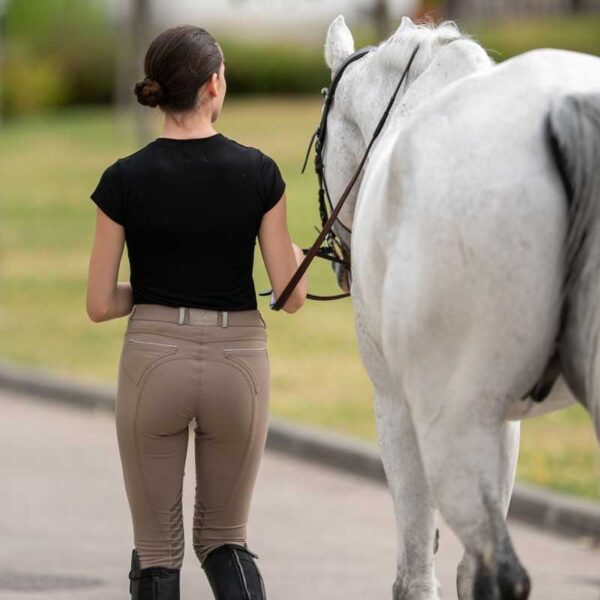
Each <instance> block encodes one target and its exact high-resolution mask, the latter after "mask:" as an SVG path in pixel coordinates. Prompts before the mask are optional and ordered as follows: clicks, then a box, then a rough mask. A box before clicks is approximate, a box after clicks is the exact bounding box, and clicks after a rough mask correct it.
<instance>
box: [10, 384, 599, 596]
mask: <svg viewBox="0 0 600 600" xmlns="http://www.w3.org/2000/svg"><path fill="white" fill-rule="evenodd" d="M0 415H1V419H0V473H1V474H2V475H1V485H2V487H1V488H0V600H1V599H4V598H11V600H12V599H14V600H42V599H50V600H58V599H60V600H69V599H73V600H75V599H77V600H100V599H102V600H125V598H129V594H128V583H129V580H128V579H127V572H128V570H129V560H130V554H131V547H132V543H131V540H132V531H131V524H130V520H129V512H128V506H127V501H126V497H125V494H124V489H123V486H122V480H121V470H120V469H121V465H120V462H119V458H118V454H117V447H116V438H115V432H114V420H113V417H112V415H111V414H110V413H107V412H104V411H90V410H88V409H83V408H82V409H78V408H74V407H71V406H65V405H61V404H57V403H50V402H43V401H42V402H40V401H36V400H35V399H32V398H26V397H24V396H18V395H11V394H8V393H6V392H0ZM189 450H190V453H189V454H188V463H187V468H186V480H185V483H184V504H185V509H184V523H185V527H186V528H187V531H186V556H185V561H184V566H183V572H182V598H183V600H188V599H189V600H191V599H192V598H193V599H194V600H201V599H206V600H208V599H209V598H211V596H210V594H209V591H208V587H207V585H206V583H205V581H204V574H203V572H202V570H201V569H200V567H199V565H198V563H197V561H196V558H195V556H194V553H193V551H192V544H191V531H190V529H189V527H190V525H191V522H192V514H191V509H192V506H193V501H192V495H193V489H194V482H193V479H192V477H191V475H192V473H193V469H192V466H193V454H192V453H191V450H192V446H191V445H190V448H189ZM511 531H512V534H513V540H514V543H515V546H516V549H517V551H518V552H519V553H520V556H521V558H522V560H523V561H524V563H525V565H526V566H527V567H528V569H529V571H530V573H531V575H532V579H533V584H534V593H533V595H532V597H533V598H534V599H540V600H541V599H544V600H554V599H556V600H565V599H577V600H599V599H600V549H598V548H596V549H593V548H591V547H590V546H589V544H587V543H586V542H585V540H576V541H574V540H564V539H562V538H560V537H555V536H553V535H547V534H543V533H540V532H538V531H536V530H533V529H531V528H529V527H526V526H523V525H521V524H517V523H512V524H511ZM249 543H250V545H251V547H253V548H254V549H255V550H256V551H257V552H258V553H259V554H260V555H261V558H260V565H261V568H262V571H263V574H264V576H265V580H266V582H267V588H268V591H269V600H340V599H343V600H365V599H368V600H389V599H390V598H391V593H390V587H391V583H392V579H393V574H394V553H395V542H394V523H393V514H392V508H391V503H390V500H389V498H388V495H387V490H386V488H385V487H383V486H381V485H378V484H375V483H370V482H367V481H365V480H363V479H361V478H358V477H354V476H349V475H345V474H340V473H338V472H336V471H333V470H330V469H328V468H324V467H323V468H322V467H318V466H315V465H312V464H307V463H304V462H302V461H300V460H297V459H291V458H289V457H287V456H284V455H281V454H276V453H271V452H269V453H267V455H266V456H265V459H264V463H263V465H262V468H261V473H260V478H259V481H258V484H257V493H256V496H255V500H254V505H253V515H252V521H251V526H250V538H249ZM459 556H460V545H459V544H458V541H457V540H456V538H455V537H454V535H453V534H452V533H451V532H450V531H449V530H448V529H447V528H446V527H443V526H442V531H441V546H440V551H439V553H438V555H437V570H438V577H439V579H440V581H441V583H442V586H443V591H444V598H455V597H456V594H455V591H454V569H455V566H456V563H457V561H458V559H459Z"/></svg>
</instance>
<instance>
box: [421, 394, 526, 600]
mask: <svg viewBox="0 0 600 600" xmlns="http://www.w3.org/2000/svg"><path fill="white" fill-rule="evenodd" d="M466 387H467V386H465V389H466ZM411 407H412V404H411ZM482 413H483V414H482ZM429 417H430V418H428V417H427V416H426V415H424V414H419V415H416V416H414V418H413V423H414V424H415V429H416V431H417V436H418V438H419V445H420V447H421V449H422V450H421V458H422V460H423V464H424V467H425V472H426V474H427V481H428V483H429V487H430V490H431V493H432V495H433V497H434V500H435V502H436V504H437V506H438V508H439V509H440V512H441V513H442V515H443V516H444V519H445V520H446V522H447V523H448V525H450V527H452V529H453V530H454V531H455V533H456V534H457V535H458V537H459V538H460V539H461V541H462V542H463V544H464V547H465V551H466V553H467V554H468V556H469V557H472V558H470V559H468V560H473V561H474V564H475V577H474V585H473V592H472V597H473V598H475V600H525V599H526V598H528V596H529V590H530V582H529V577H528V575H527V573H526V571H525V569H524V568H523V567H522V566H521V564H520V562H519V560H518V558H517V556H516V554H515V551H514V550H513V547H512V544H511V541H510V537H509V535H508V530H507V527H506V522H505V507H504V503H503V497H504V496H505V493H506V491H505V490H503V489H502V487H503V486H502V485H501V481H502V478H503V473H504V472H505V471H506V457H505V456H503V452H504V451H505V444H503V438H504V437H505V436H506V428H507V427H513V426H512V425H509V424H507V423H506V422H503V421H502V420H500V419H497V418H496V417H495V415H491V414H490V415H486V414H485V402H483V407H482V399H481V396H480V395H477V396H475V397H474V401H473V402H464V398H463V399H462V401H460V400H459V399H458V398H452V397H448V396H446V398H444V401H443V409H442V410H439V411H437V412H436V413H435V414H434V415H430V416H429ZM467 591H468V590H467ZM467 597H469V596H467Z"/></svg>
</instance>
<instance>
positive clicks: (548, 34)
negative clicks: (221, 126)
mask: <svg viewBox="0 0 600 600" xmlns="http://www.w3.org/2000/svg"><path fill="white" fill-rule="evenodd" d="M105 10H106V9H105V5H104V2H103V1H102V0H85V1H82V0H11V1H10V3H9V5H8V12H7V16H6V28H5V30H6V58H5V63H4V72H3V77H4V81H3V86H2V94H3V98H2V99H3V102H2V104H3V112H4V113H5V114H6V115H7V116H11V115H17V114H23V113H26V112H32V111H37V110H40V109H47V108H52V107H56V106H65V105H74V104H86V103H95V104H98V103H107V102H110V101H111V99H112V98H113V95H114V85H115V79H116V78H115V66H116V50H117V44H118V39H117V36H116V31H115V28H114V24H111V23H110V20H109V17H108V15H107V14H106V12H105ZM459 25H460V26H461V27H462V28H463V29H464V30H465V31H467V32H469V33H471V34H472V35H473V36H474V37H475V38H476V39H477V40H478V41H479V42H480V43H482V45H483V46H484V47H485V48H487V49H488V50H489V51H490V53H491V55H492V56H493V57H494V59H495V60H497V61H500V60H503V59H506V58H509V57H511V56H513V55H515V54H519V53H521V52H523V51H525V50H529V49H531V48H536V47H549V46H550V47H556V48H565V49H571V50H578V51H581V52H587V53H590V54H596V55H600V15H598V14H595V15H581V16H576V17H574V16H563V17H544V18H540V17H536V18H522V17H520V18H519V19H510V20H494V21H493V22H491V21H490V22H487V23H469V22H467V21H465V22H459ZM324 32H325V27H324ZM324 32H323V35H324ZM216 37H217V39H218V40H219V43H220V44H221V46H222V48H223V51H224V53H225V62H226V65H227V80H228V89H229V93H231V94H249V93H259V94H270V93H287V94H318V93H319V90H320V89H321V88H322V87H323V86H325V85H327V84H328V82H329V79H330V74H329V70H328V69H327V67H326V66H325V62H324V58H323V42H319V43H314V44H311V45H303V44H301V43H299V42H297V41H295V40H290V41H289V42H285V41H264V42H249V41H240V40H238V39H234V38H231V37H229V36H228V35H227V34H226V33H222V34H219V32H216ZM355 37H356V46H357V47H359V46H362V45H365V44H368V43H376V42H375V40H374V38H373V35H372V32H371V31H370V30H369V29H368V28H366V27H362V28H358V29H357V30H356V31H355ZM140 67H141V65H140ZM141 75H142V72H141V68H140V77H141ZM132 85H133V82H132Z"/></svg>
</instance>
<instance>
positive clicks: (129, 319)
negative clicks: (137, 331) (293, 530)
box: [127, 304, 137, 321]
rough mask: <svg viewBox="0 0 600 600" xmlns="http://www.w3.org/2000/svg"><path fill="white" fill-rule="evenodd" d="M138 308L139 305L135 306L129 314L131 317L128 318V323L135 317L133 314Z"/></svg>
mask: <svg viewBox="0 0 600 600" xmlns="http://www.w3.org/2000/svg"><path fill="white" fill-rule="evenodd" d="M136 307H137V304H134V305H133V308H132V309H131V312H130V313H129V316H128V317H127V321H131V317H133V313H134V312H135V309H136Z"/></svg>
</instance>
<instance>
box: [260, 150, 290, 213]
mask: <svg viewBox="0 0 600 600" xmlns="http://www.w3.org/2000/svg"><path fill="white" fill-rule="evenodd" d="M260 190H261V196H262V199H263V213H266V212H267V211H268V210H270V209H271V208H273V207H274V206H275V204H277V202H278V200H280V199H281V197H282V196H283V192H284V191H285V181H284V180H283V177H282V176H281V171H280V170H279V167H278V166H277V163H276V162H275V161H274V160H273V159H272V158H271V157H270V156H267V155H266V154H263V153H261V157H260Z"/></svg>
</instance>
